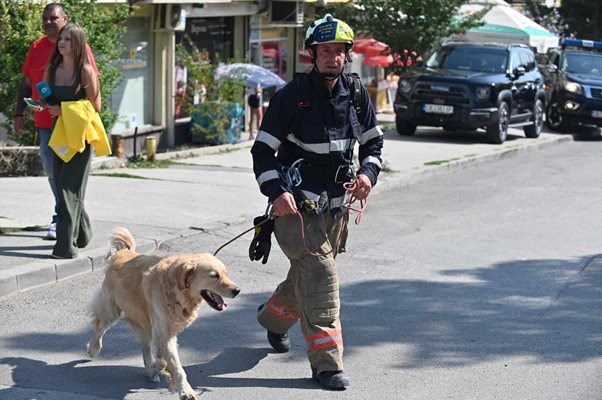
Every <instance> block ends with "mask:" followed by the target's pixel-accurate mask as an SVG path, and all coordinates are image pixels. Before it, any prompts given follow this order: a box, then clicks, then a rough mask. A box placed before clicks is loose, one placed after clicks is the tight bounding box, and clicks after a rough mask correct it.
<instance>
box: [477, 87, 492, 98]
mask: <svg viewBox="0 0 602 400" xmlns="http://www.w3.org/2000/svg"><path fill="white" fill-rule="evenodd" d="M475 94H476V95H477V98H479V99H480V100H485V99H488V98H489V96H490V95H491V88H490V87H489V86H479V87H477V89H476V90H475Z"/></svg>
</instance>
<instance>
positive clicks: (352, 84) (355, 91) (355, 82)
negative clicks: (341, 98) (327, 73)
mask: <svg viewBox="0 0 602 400" xmlns="http://www.w3.org/2000/svg"><path fill="white" fill-rule="evenodd" d="M345 76H347V82H348V83H349V89H350V91H351V105H352V106H353V107H354V108H355V113H356V114H357V117H358V119H360V121H361V118H360V115H362V114H363V113H364V110H365V109H366V106H367V104H366V103H365V102H362V98H363V97H362V80H361V79H360V76H359V75H358V74H357V73H355V72H353V73H348V74H345Z"/></svg>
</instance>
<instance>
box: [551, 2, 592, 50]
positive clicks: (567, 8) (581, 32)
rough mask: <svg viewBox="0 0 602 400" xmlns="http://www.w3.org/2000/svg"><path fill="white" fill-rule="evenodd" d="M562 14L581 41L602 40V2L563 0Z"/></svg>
mask: <svg viewBox="0 0 602 400" xmlns="http://www.w3.org/2000/svg"><path fill="white" fill-rule="evenodd" d="M561 5H562V6H561V8H560V12H561V14H562V15H563V17H564V18H565V20H566V22H567V23H568V25H569V26H570V27H571V30H572V31H574V33H575V35H576V37H577V38H579V39H589V40H598V41H601V40H602V2H601V1H599V0H562V3H561Z"/></svg>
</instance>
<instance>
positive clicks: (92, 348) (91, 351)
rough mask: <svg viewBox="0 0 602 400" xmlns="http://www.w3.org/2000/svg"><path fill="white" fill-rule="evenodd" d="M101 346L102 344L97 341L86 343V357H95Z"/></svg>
mask: <svg viewBox="0 0 602 400" xmlns="http://www.w3.org/2000/svg"><path fill="white" fill-rule="evenodd" d="M101 347H102V345H101V344H100V343H99V342H96V343H95V344H92V342H90V343H88V345H87V346H86V348H87V352H86V353H87V354H88V357H90V358H96V356H98V353H100V349H101Z"/></svg>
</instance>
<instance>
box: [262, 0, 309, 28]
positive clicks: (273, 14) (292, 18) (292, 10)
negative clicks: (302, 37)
mask: <svg viewBox="0 0 602 400" xmlns="http://www.w3.org/2000/svg"><path fill="white" fill-rule="evenodd" d="M269 15H270V24H271V25H273V26H294V27H302V26H303V2H302V1H275V0H273V1H272V2H271V3H270V14H269Z"/></svg>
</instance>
